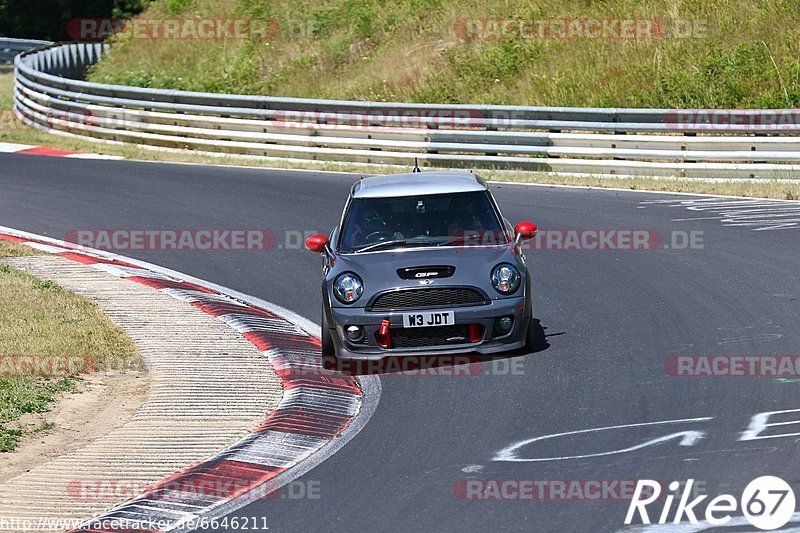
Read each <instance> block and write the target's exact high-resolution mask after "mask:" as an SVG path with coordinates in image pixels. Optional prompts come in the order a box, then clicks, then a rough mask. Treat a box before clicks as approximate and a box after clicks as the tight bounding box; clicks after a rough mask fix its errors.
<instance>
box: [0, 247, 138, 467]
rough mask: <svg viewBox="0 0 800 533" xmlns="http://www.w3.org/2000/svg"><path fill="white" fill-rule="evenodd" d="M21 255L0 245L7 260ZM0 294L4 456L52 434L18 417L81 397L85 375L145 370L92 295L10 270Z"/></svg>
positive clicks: (0, 274)
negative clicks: (29, 439) (29, 438)
mask: <svg viewBox="0 0 800 533" xmlns="http://www.w3.org/2000/svg"><path fill="white" fill-rule="evenodd" d="M21 255H32V251H31V250H30V249H28V248H27V247H24V246H21V245H16V244H12V243H8V242H5V241H0V257H13V256H21ZM0 294H2V295H3V298H2V299H0V452H8V451H11V450H13V449H14V448H16V447H17V445H19V443H20V440H21V439H22V438H23V437H25V436H26V435H31V434H35V433H39V432H42V431H48V430H50V429H52V424H51V423H49V422H48V421H46V420H45V421H43V422H41V423H40V424H38V425H36V426H32V427H29V426H25V425H24V424H20V423H18V420H19V419H20V418H21V417H23V416H24V415H25V414H27V413H44V412H47V411H49V410H50V407H51V405H52V404H53V402H55V401H56V400H57V399H58V397H59V395H62V394H65V393H71V392H76V391H77V388H76V383H77V380H79V379H80V374H81V373H83V372H85V371H87V370H92V369H111V368H116V369H136V370H141V369H142V364H141V360H140V358H139V352H138V349H137V348H136V345H135V344H134V343H133V341H132V340H131V339H130V338H128V337H127V336H126V335H125V334H124V333H123V332H122V330H120V329H119V328H118V327H117V326H115V325H114V324H113V323H112V322H111V321H110V320H109V319H108V318H107V317H106V316H105V315H104V314H103V313H102V312H101V311H100V309H99V308H97V306H95V305H94V304H92V303H91V302H89V301H88V300H86V299H85V298H83V297H81V296H78V295H77V294H74V293H72V292H69V291H67V290H64V289H62V288H60V287H59V286H57V285H56V284H54V283H53V282H52V281H46V280H40V279H37V278H35V277H33V276H29V275H28V274H25V273H23V272H20V271H18V270H15V269H13V268H10V267H9V266H7V265H0Z"/></svg>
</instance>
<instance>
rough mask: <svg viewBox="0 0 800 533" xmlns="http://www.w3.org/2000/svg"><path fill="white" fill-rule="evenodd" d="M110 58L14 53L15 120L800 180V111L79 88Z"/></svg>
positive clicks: (237, 142)
mask: <svg viewBox="0 0 800 533" xmlns="http://www.w3.org/2000/svg"><path fill="white" fill-rule="evenodd" d="M105 51H106V45H103V44H99V43H73V44H57V45H52V46H47V47H44V48H41V49H38V50H34V51H30V52H26V53H24V54H22V55H21V56H19V57H18V58H17V60H16V76H15V86H14V106H15V112H16V114H17V116H18V117H19V118H20V119H21V120H23V121H24V122H26V123H28V124H30V125H32V126H36V127H39V128H44V129H48V130H51V131H55V132H66V133H70V134H74V135H80V136H86V137H93V138H98V139H103V140H108V141H122V142H129V143H137V144H142V145H148V146H157V147H165V148H180V149H193V150H202V151H207V152H223V153H233V154H246V155H254V156H268V157H290V158H303V159H313V160H331V161H354V162H366V163H379V164H402V165H409V164H411V163H412V162H413V161H414V159H415V158H418V159H419V161H420V163H422V164H427V165H432V166H450V167H465V166H468V167H473V166H475V167H490V168H520V169H531V170H543V171H558V172H573V173H589V174H621V175H657V176H685V177H736V178H742V177H744V178H776V177H777V178H793V177H794V176H796V175H798V173H800V164H798V163H800V110H727V111H726V110H716V111H703V110H699V111H676V110H667V109H602V108H598V109H589V108H548V107H519V106H487V105H481V106H472V105H435V104H400V103H387V102H355V101H338V100H314V99H301V98H280V97H268V96H248V95H226V94H213V93H197V92H187V91H170V90H155V89H145V88H137V87H125V86H118V85H103V84H96V83H90V82H86V81H83V78H84V75H85V71H86V68H87V67H88V66H90V65H92V64H93V63H95V62H96V61H98V60H99V59H100V58H101V56H102V55H103V53H104V52H105ZM795 119H798V120H796V121H795Z"/></svg>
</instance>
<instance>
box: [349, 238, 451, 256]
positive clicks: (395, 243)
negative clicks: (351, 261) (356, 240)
mask: <svg viewBox="0 0 800 533" xmlns="http://www.w3.org/2000/svg"><path fill="white" fill-rule="evenodd" d="M408 244H413V245H422V246H425V245H429V246H432V245H434V244H436V243H435V242H433V241H430V240H427V239H426V240H408V239H395V240H392V241H383V242H376V243H375V244H370V245H369V246H365V247H363V248H359V249H358V250H356V251H355V252H354V253H357V254H360V253H361V252H368V251H370V250H377V249H378V248H387V247H395V246H405V245H408Z"/></svg>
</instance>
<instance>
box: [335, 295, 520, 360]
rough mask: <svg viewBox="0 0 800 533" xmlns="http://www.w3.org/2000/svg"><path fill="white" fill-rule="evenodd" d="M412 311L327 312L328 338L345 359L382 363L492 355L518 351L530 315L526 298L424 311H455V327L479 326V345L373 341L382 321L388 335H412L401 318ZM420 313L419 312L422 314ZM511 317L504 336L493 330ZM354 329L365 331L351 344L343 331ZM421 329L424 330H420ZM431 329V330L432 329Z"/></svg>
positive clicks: (348, 309) (356, 309) (357, 309)
mask: <svg viewBox="0 0 800 533" xmlns="http://www.w3.org/2000/svg"><path fill="white" fill-rule="evenodd" d="M414 311H415V310H414V309H406V310H403V311H388V312H385V311H376V312H374V311H366V310H365V309H364V308H363V307H332V308H330V320H329V322H328V324H329V326H330V327H331V332H330V333H331V337H332V339H333V344H334V346H335V348H336V355H337V356H338V357H340V358H344V359H365V360H369V359H381V358H384V357H397V356H433V355H454V354H467V353H479V354H492V353H498V352H506V351H510V350H515V349H518V348H521V347H522V346H523V345H524V344H525V337H526V332H527V328H528V322H529V321H530V313H529V312H528V310H527V309H526V304H525V297H524V296H519V297H515V298H503V299H498V300H491V301H490V303H488V304H484V305H476V306H467V307H454V308H441V309H425V310H424V311H454V312H455V324H456V325H464V324H479V325H481V326H482V327H483V337H482V339H481V340H480V341H478V342H468V340H467V342H454V343H447V344H436V345H430V346H419V347H396V348H395V347H394V344H392V347H390V348H388V349H387V348H382V347H381V346H379V345H378V342H377V340H376V338H375V335H376V333H377V332H378V330H379V329H380V325H381V322H382V321H383V320H384V319H388V320H389V323H390V325H389V331H390V334H391V333H392V332H397V330H403V334H404V335H407V336H411V335H414V329H415V328H409V329H404V328H403V315H404V314H405V313H413V312H414ZM421 311H422V310H421ZM504 316H511V317H514V324H513V326H512V327H511V330H510V331H509V332H507V333H502V332H500V331H498V330H496V329H495V320H496V319H498V318H500V317H504ZM351 325H355V326H361V327H362V328H364V332H365V335H364V338H363V340H362V341H360V342H352V341H350V340H349V339H348V338H347V337H346V336H345V335H344V330H345V328H346V327H348V326H351ZM423 329H424V328H423ZM431 329H433V328H431Z"/></svg>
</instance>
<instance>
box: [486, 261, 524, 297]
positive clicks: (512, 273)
mask: <svg viewBox="0 0 800 533" xmlns="http://www.w3.org/2000/svg"><path fill="white" fill-rule="evenodd" d="M520 279H521V276H520V275H519V270H517V269H516V268H515V267H514V265H512V264H510V263H500V264H499V265H497V266H496V267H494V268H493V269H492V286H493V287H494V290H496V291H497V292H499V293H500V294H513V293H514V291H516V290H517V289H518V288H519V282H520Z"/></svg>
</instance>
